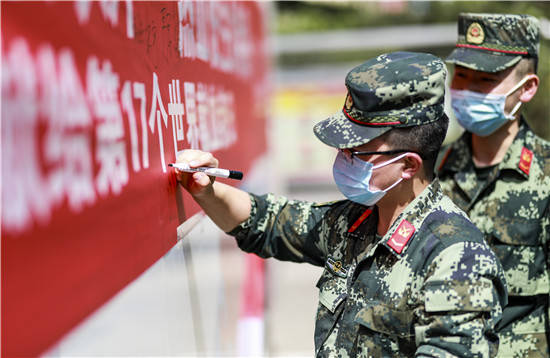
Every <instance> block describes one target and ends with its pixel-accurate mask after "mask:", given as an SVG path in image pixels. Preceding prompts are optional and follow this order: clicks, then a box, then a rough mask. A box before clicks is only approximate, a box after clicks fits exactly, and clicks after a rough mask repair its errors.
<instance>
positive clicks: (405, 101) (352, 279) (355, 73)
mask: <svg viewBox="0 0 550 358" xmlns="http://www.w3.org/2000/svg"><path fill="white" fill-rule="evenodd" d="M445 75H446V70H445V65H444V64H443V62H442V61H441V60H440V59H439V58H437V57H435V56H432V55H429V54H419V53H410V52H396V53H391V54H385V55H380V56H378V57H376V58H374V59H371V60H369V61H367V62H365V63H363V64H362V65H360V66H358V67H356V68H354V69H352V70H351V71H350V72H349V73H348V75H347V77H346V86H347V88H348V94H347V98H346V101H345V105H344V108H343V109H342V110H341V111H340V112H338V113H337V114H335V115H333V116H332V117H330V118H328V119H326V120H324V121H322V122H320V123H318V124H317V125H316V126H315V128H314V132H315V134H316V135H317V137H318V138H319V139H320V140H321V141H322V142H324V143H326V144H328V145H330V146H332V147H335V148H337V149H338V152H337V155H336V160H335V162H334V167H333V174H334V179H335V181H336V184H337V186H338V188H339V189H340V190H341V191H342V193H343V194H344V195H345V196H346V197H347V198H348V200H342V201H336V202H330V203H323V204H316V203H310V202H304V201H296V200H289V199H287V198H284V197H278V196H274V195H272V194H268V195H263V196H259V195H254V194H248V193H246V192H244V191H241V190H239V189H236V188H233V187H231V186H228V185H224V184H221V183H219V182H214V183H213V184H212V182H213V179H212V178H210V179H209V178H208V177H207V176H206V175H204V174H203V173H194V174H193V175H191V174H185V173H178V180H180V182H181V183H182V185H183V186H184V187H185V188H186V189H187V190H188V191H189V192H190V193H191V195H192V196H193V198H194V199H195V200H196V201H197V202H198V203H199V204H200V205H201V207H202V208H203V209H204V211H205V212H206V214H208V215H209V216H210V217H211V218H212V219H213V221H214V222H215V223H216V224H217V225H218V226H219V227H220V228H221V229H222V230H224V231H226V232H229V233H230V234H231V235H233V236H235V237H236V240H237V243H238V245H239V247H240V248H241V249H243V250H244V251H246V252H253V253H255V254H257V255H259V256H261V257H264V258H267V257H274V258H277V259H280V260H287V261H294V262H306V263H310V264H313V265H316V266H321V267H324V272H323V274H322V275H321V277H320V279H319V281H318V282H317V287H318V288H319V306H318V311H317V322H316V327H315V349H316V355H317V356H334V357H336V356H338V357H350V356H362V357H413V356H416V357H450V356H460V357H489V356H494V354H496V350H497V346H498V338H497V336H496V334H495V332H494V327H495V325H496V324H497V322H498V321H499V319H500V315H501V312H502V307H503V306H504V305H505V304H506V300H507V294H506V288H505V285H504V276H503V272H502V268H501V266H500V264H499V263H498V260H497V258H496V257H495V255H494V253H493V252H492V251H491V250H490V248H489V246H488V245H487V244H486V243H485V241H484V240H483V235H482V234H481V232H480V231H479V230H478V229H477V228H476V227H475V226H474V225H473V224H472V223H471V222H470V221H469V219H468V218H467V216H466V215H465V213H464V212H463V211H462V210H460V209H459V208H458V207H457V206H455V205H454V204H453V203H452V201H451V200H450V199H449V198H448V197H446V196H444V195H443V194H442V192H441V189H440V186H439V184H438V181H437V180H432V179H433V175H434V164H435V159H436V157H437V153H438V151H439V149H440V146H441V143H442V141H443V138H444V137H445V134H446V130H447V124H448V118H447V117H446V115H445V114H444V112H443V98H444V81H445ZM178 162H183V163H188V164H189V165H191V166H201V165H204V166H217V165H218V161H217V160H216V159H215V158H214V157H213V156H212V155H211V154H210V153H203V152H199V151H193V150H187V151H184V152H183V153H182V154H181V155H180V156H179V157H178Z"/></svg>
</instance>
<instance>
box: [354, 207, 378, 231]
mask: <svg viewBox="0 0 550 358" xmlns="http://www.w3.org/2000/svg"><path fill="white" fill-rule="evenodd" d="M371 213H372V209H367V210H365V211H364V212H363V214H361V216H360V217H359V219H357V220H355V222H354V223H353V225H351V227H350V228H349V229H348V232H354V231H355V230H357V228H358V227H359V225H361V223H362V222H363V221H365V219H366V218H368V217H369V215H370V214H371Z"/></svg>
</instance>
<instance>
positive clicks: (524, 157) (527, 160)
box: [518, 147, 533, 175]
mask: <svg viewBox="0 0 550 358" xmlns="http://www.w3.org/2000/svg"><path fill="white" fill-rule="evenodd" d="M532 161H533V152H532V151H530V150H529V149H527V148H525V147H523V149H522V150H521V156H520V159H519V165H518V167H519V169H521V171H522V172H524V173H525V174H527V175H529V170H530V169H531V163H532Z"/></svg>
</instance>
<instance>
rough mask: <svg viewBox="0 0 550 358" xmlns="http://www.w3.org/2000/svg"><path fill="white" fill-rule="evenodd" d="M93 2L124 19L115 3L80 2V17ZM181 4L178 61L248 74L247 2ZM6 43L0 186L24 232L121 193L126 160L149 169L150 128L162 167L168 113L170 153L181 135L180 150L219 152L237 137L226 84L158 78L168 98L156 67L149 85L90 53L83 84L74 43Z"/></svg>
mask: <svg viewBox="0 0 550 358" xmlns="http://www.w3.org/2000/svg"><path fill="white" fill-rule="evenodd" d="M92 4H98V5H93V6H99V7H100V10H101V14H102V16H103V17H104V19H105V20H106V21H107V22H108V23H109V24H110V25H111V26H118V20H117V19H118V17H119V16H118V11H119V3H118V2H99V3H90V2H75V3H74V9H75V16H76V17H77V19H78V21H79V24H81V25H83V24H86V22H87V21H88V18H89V14H90V9H91V6H92ZM124 4H125V6H126V36H127V38H128V39H134V36H135V29H134V21H133V6H134V5H135V4H134V5H133V4H132V2H131V1H126V2H125V3H124ZM177 9H178V48H179V55H180V57H181V58H187V59H196V60H200V61H204V62H206V63H208V64H209V65H210V66H211V68H214V69H216V70H219V71H222V72H224V73H230V74H233V75H236V76H239V77H241V78H245V77H247V76H249V75H250V74H251V73H250V71H251V68H252V66H251V65H249V64H250V62H251V61H252V54H251V53H252V51H251V49H252V47H253V43H252V39H251V38H250V35H249V33H250V31H249V27H250V19H249V13H248V12H247V11H246V9H245V8H243V7H241V6H239V4H235V3H231V4H227V3H210V2H192V1H180V2H178V4H177ZM5 43H6V48H5V50H4V51H3V52H2V142H3V148H2V149H3V151H4V154H3V155H2V159H3V160H2V182H3V184H2V186H3V188H9V190H3V193H2V194H3V195H2V206H3V208H4V210H2V225H3V228H4V230H6V231H8V232H14V233H16V232H20V231H23V230H26V229H27V228H28V227H29V223H31V222H32V221H33V220H36V221H37V222H39V223H47V222H48V220H49V219H50V217H51V215H52V211H53V210H54V209H55V208H56V207H58V206H59V205H61V203H62V202H63V201H64V200H66V201H67V203H68V206H69V208H70V210H71V211H73V212H75V213H76V212H80V211H82V210H83V209H84V208H85V207H87V206H92V205H94V204H95V203H96V202H97V200H98V199H99V198H102V197H106V196H108V195H119V194H120V193H121V192H122V190H123V189H124V187H125V186H126V185H127V184H128V182H129V178H130V174H129V173H130V169H129V167H130V166H131V168H132V170H133V171H134V172H139V171H141V170H145V169H148V168H149V165H150V158H149V152H150V146H149V135H155V132H156V135H158V139H159V140H158V142H159V153H160V154H159V155H160V162H161V167H162V170H163V172H166V171H167V168H166V164H167V163H166V159H165V157H164V155H165V150H164V147H165V143H164V140H163V131H164V130H165V129H168V117H169V118H170V119H171V124H172V138H173V150H174V153H176V152H177V150H178V143H180V142H184V141H185V140H186V141H187V142H186V144H185V145H184V144H180V148H181V147H184V146H185V147H189V148H200V149H203V150H207V151H215V150H219V149H223V148H227V147H229V146H231V145H232V144H233V143H235V141H236V139H237V129H236V118H235V113H236V109H235V93H233V91H232V90H230V89H228V88H225V87H224V86H222V85H219V84H212V83H206V82H205V81H204V82H200V81H199V82H197V81H195V82H194V81H185V80H183V79H179V78H171V79H170V80H169V81H168V83H167V84H162V85H163V86H167V87H168V93H169V96H168V97H169V98H162V96H161V84H159V77H158V75H157V73H156V72H152V88H150V89H147V88H146V85H145V83H144V82H141V81H130V80H123V79H121V78H120V76H119V74H118V73H116V72H115V71H114V70H113V66H112V63H111V61H110V60H109V59H99V58H97V56H94V55H90V56H89V57H88V58H87V59H86V67H85V84H86V85H85V86H84V85H83V83H84V81H82V79H81V78H80V75H79V72H78V69H77V64H76V62H75V55H74V53H73V51H72V49H71V48H61V49H60V50H58V51H56V50H54V47H53V46H52V45H50V44H48V43H43V44H41V45H40V46H38V48H37V49H36V50H32V49H31V46H30V44H29V42H28V40H27V39H26V38H25V37H16V38H12V39H11V40H10V41H9V43H8V42H5ZM237 63H238V64H239V65H236V64H237ZM164 88H166V87H164ZM148 93H150V94H151V95H150V96H149V97H148V95H147V94H148ZM135 103H138V106H137V108H136V107H135V106H134V104H135ZM147 104H148V105H147ZM147 109H149V110H147ZM124 117H125V118H126V120H127V121H128V130H129V140H128V139H127V137H126V136H127V133H125V129H124V128H125V127H124V122H123V118H124ZM184 121H185V123H184ZM214 121H215V123H214ZM138 124H139V126H138ZM214 124H215V125H214ZM185 126H186V127H187V131H186V132H185V129H184V128H185ZM138 127H139V128H140V130H141V131H139V132H138ZM39 137H40V138H39ZM166 145H168V144H166ZM127 146H129V147H130V148H129V151H128V150H127ZM167 148H168V147H167ZM140 149H141V150H140ZM128 152H129V153H130V155H129V156H130V158H127V153H128ZM155 152H156V150H155ZM94 166H97V168H98V170H96V171H95V172H94ZM6 208H9V210H8V209H6Z"/></svg>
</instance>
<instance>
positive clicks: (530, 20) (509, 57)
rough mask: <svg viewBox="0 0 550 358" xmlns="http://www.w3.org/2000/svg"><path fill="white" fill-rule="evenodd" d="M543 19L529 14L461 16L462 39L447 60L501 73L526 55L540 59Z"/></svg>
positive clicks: (460, 38) (463, 14)
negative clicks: (541, 24)
mask: <svg viewBox="0 0 550 358" xmlns="http://www.w3.org/2000/svg"><path fill="white" fill-rule="evenodd" d="M539 46H540V44H539V21H538V20H537V19H536V18H535V17H533V16H529V15H503V14H470V13H468V14H467V13H462V14H459V15H458V41H457V44H456V49H455V50H453V52H452V53H451V54H450V55H449V57H448V58H447V60H446V61H447V62H449V63H454V64H456V65H460V66H464V67H466V68H470V69H472V70H477V71H483V72H499V71H503V70H505V69H507V68H508V67H511V66H513V65H515V64H516V63H518V62H519V60H521V59H522V57H531V58H538V53H539Z"/></svg>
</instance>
